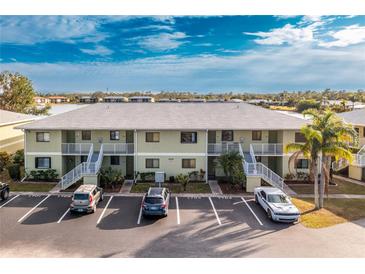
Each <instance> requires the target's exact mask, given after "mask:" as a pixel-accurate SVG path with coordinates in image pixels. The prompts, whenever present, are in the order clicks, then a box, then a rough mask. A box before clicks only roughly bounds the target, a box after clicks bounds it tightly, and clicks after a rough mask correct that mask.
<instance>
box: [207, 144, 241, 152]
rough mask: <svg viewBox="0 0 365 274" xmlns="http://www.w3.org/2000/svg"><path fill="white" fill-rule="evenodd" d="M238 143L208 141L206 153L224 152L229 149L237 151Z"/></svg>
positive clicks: (229, 150)
mask: <svg viewBox="0 0 365 274" xmlns="http://www.w3.org/2000/svg"><path fill="white" fill-rule="evenodd" d="M239 146H240V143H238V142H222V143H209V144H208V154H218V155H219V154H224V153H228V152H231V151H234V152H238V151H239Z"/></svg>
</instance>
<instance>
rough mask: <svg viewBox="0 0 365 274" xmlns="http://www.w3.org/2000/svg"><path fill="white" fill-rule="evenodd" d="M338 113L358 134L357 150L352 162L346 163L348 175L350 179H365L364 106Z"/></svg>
mask: <svg viewBox="0 0 365 274" xmlns="http://www.w3.org/2000/svg"><path fill="white" fill-rule="evenodd" d="M339 115H340V116H341V117H342V118H343V119H344V120H345V121H346V122H347V123H349V124H352V125H353V126H354V128H355V130H356V131H357V133H358V135H359V144H358V147H357V149H358V152H357V153H356V154H355V155H354V160H353V161H352V163H349V164H348V176H349V177H350V178H352V179H356V180H362V181H365V108H364V109H359V110H354V111H349V112H345V113H341V114H339ZM344 166H347V165H343V167H344Z"/></svg>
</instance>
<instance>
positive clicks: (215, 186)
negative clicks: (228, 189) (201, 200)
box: [208, 181, 223, 195]
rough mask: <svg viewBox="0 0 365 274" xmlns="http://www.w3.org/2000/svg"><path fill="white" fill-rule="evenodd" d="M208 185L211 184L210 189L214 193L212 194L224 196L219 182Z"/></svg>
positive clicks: (210, 182)
mask: <svg viewBox="0 0 365 274" xmlns="http://www.w3.org/2000/svg"><path fill="white" fill-rule="evenodd" d="M208 184H209V187H210V190H211V191H212V194H214V195H217V194H218V195H222V194H223V192H222V190H221V188H220V186H219V185H218V182H217V181H208Z"/></svg>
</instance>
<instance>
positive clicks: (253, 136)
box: [252, 130, 262, 141]
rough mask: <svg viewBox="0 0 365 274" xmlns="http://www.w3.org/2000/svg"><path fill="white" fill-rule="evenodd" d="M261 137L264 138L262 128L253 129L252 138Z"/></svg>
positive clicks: (259, 139)
mask: <svg viewBox="0 0 365 274" xmlns="http://www.w3.org/2000/svg"><path fill="white" fill-rule="evenodd" d="M261 139H262V132H261V130H253V131H252V140H253V141H261Z"/></svg>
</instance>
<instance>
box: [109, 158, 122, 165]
mask: <svg viewBox="0 0 365 274" xmlns="http://www.w3.org/2000/svg"><path fill="white" fill-rule="evenodd" d="M119 163H120V162H119V156H110V165H112V166H119Z"/></svg>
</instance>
